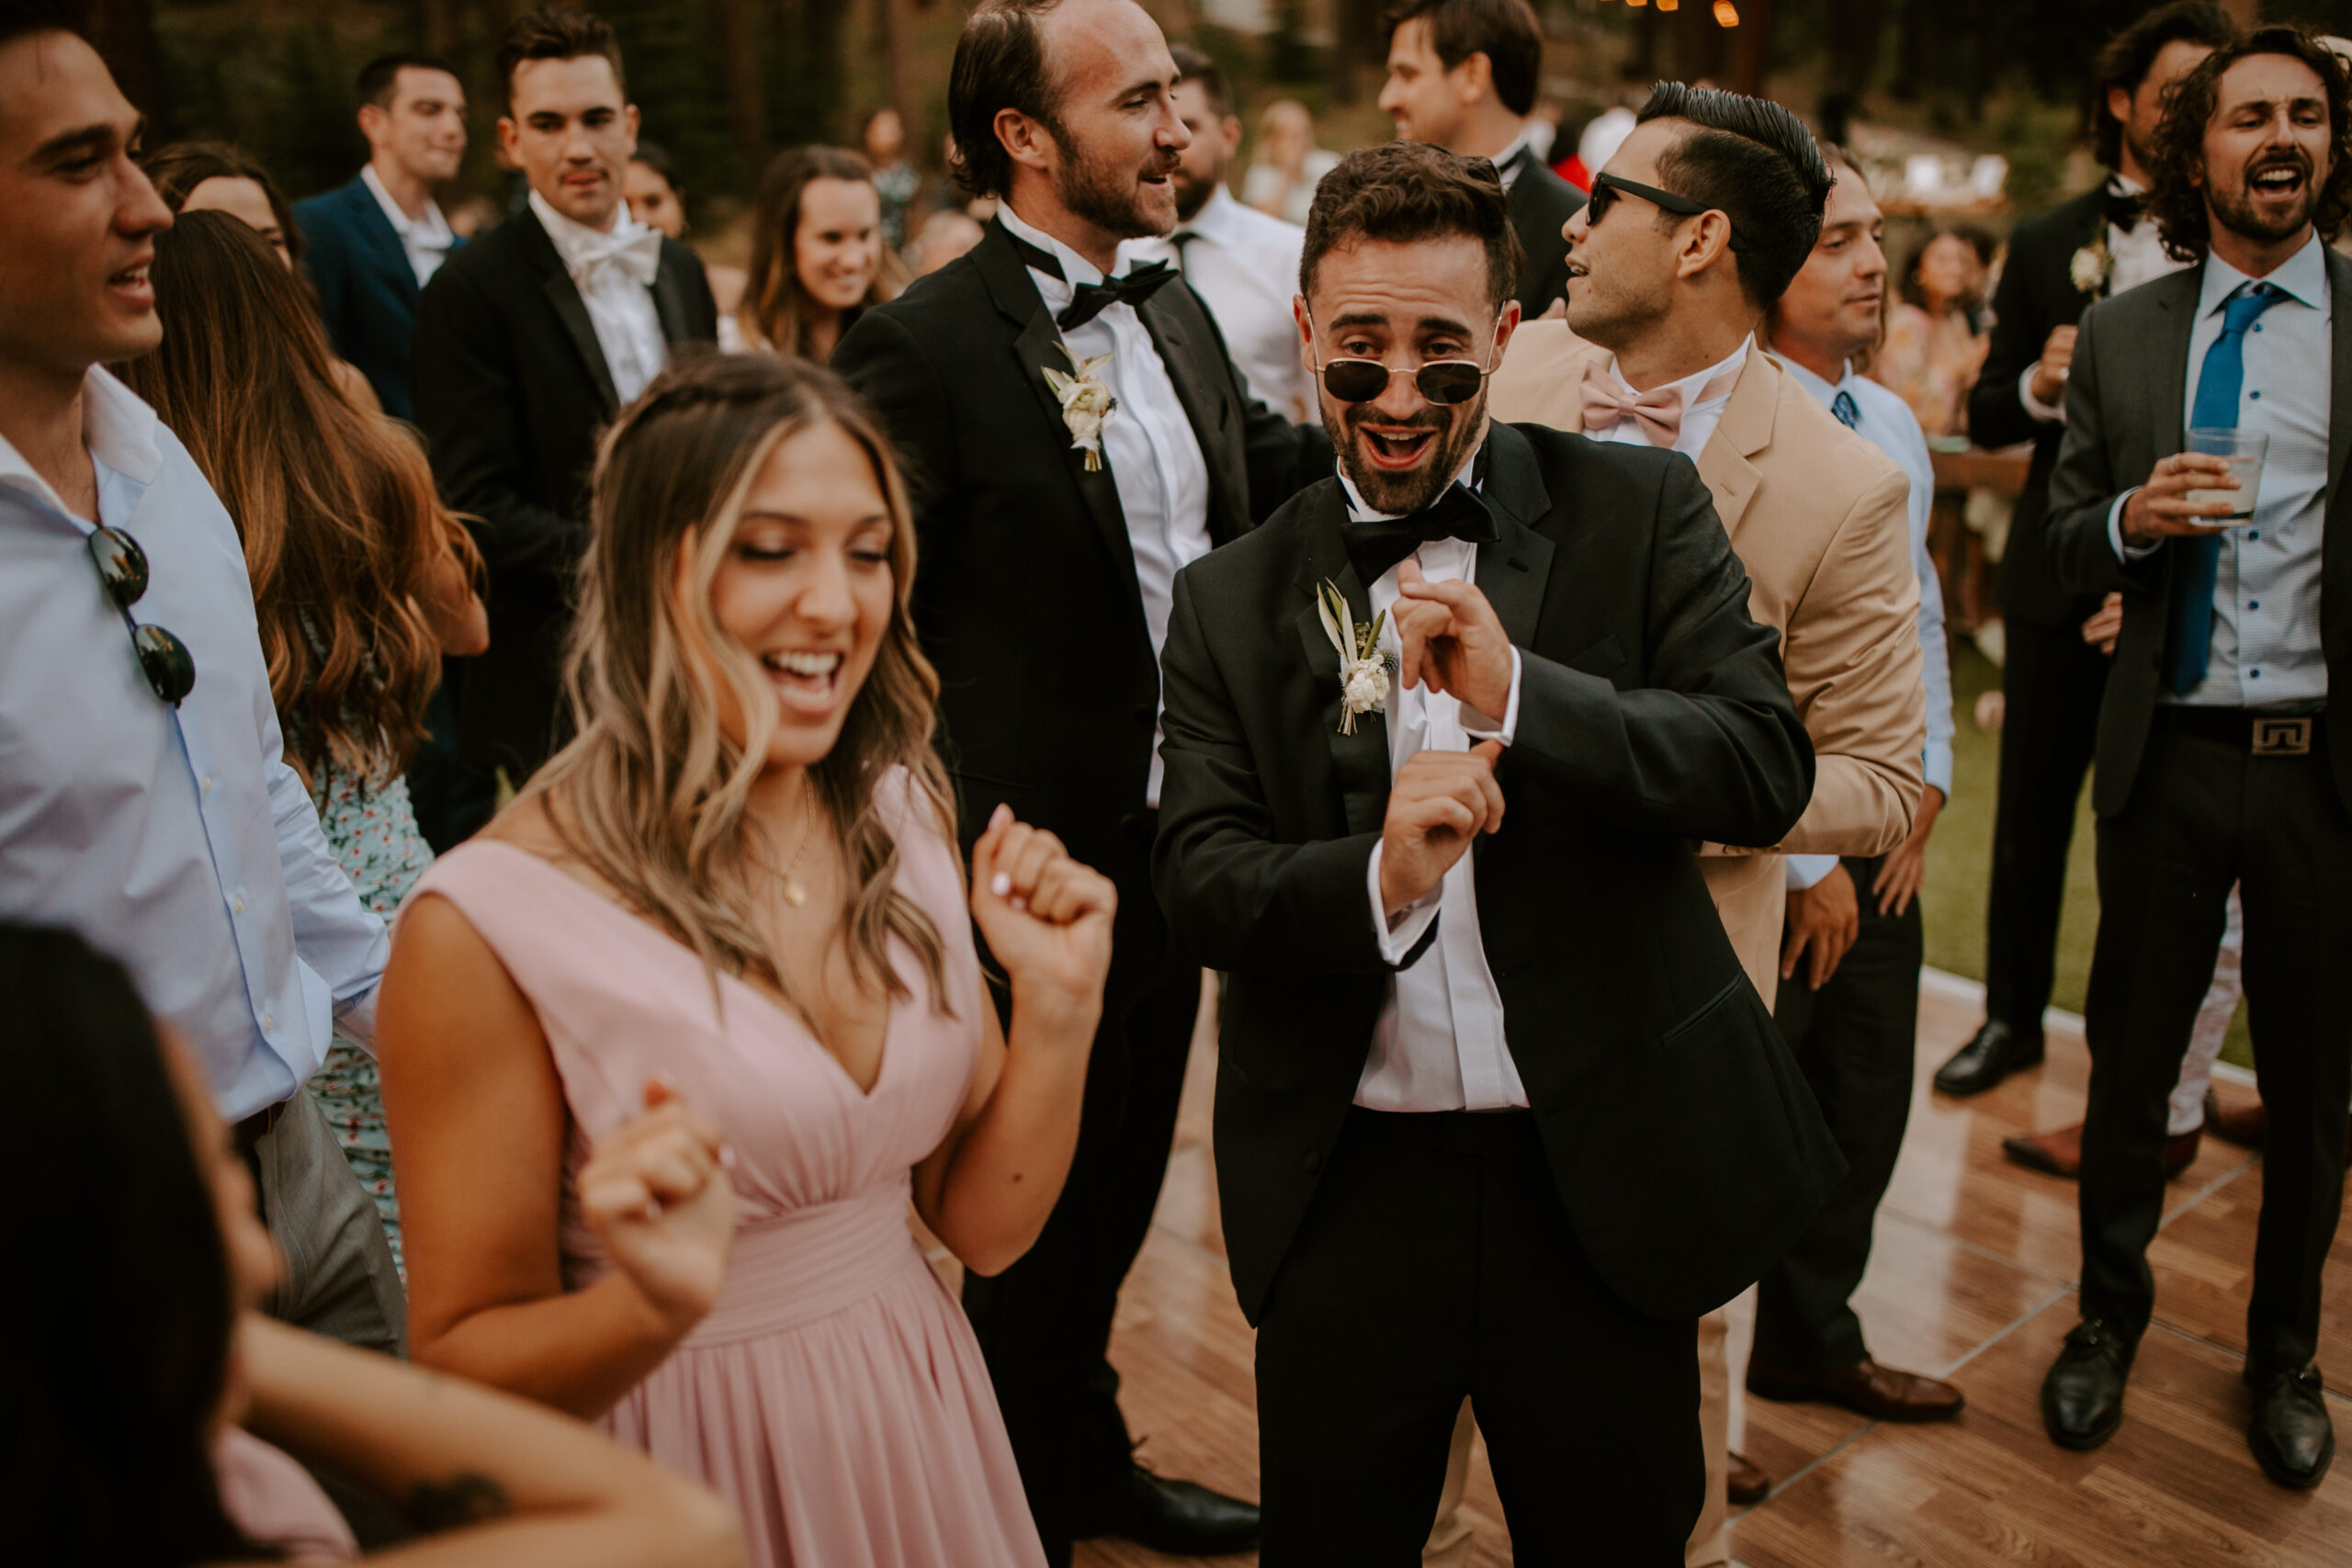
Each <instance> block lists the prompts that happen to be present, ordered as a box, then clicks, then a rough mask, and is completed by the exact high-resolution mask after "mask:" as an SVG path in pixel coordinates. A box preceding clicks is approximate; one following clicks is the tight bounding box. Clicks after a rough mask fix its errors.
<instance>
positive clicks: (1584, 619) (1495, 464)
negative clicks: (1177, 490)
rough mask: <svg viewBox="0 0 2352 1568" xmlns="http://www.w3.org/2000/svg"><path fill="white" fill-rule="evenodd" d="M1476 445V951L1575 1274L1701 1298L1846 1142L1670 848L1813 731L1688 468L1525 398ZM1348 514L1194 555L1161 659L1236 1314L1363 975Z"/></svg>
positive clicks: (1290, 1203)
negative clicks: (1343, 674)
mask: <svg viewBox="0 0 2352 1568" xmlns="http://www.w3.org/2000/svg"><path fill="white" fill-rule="evenodd" d="M1489 439H1490V452H1489V457H1488V469H1487V483H1486V489H1485V494H1486V496H1487V501H1488V502H1489V506H1490V509H1491V510H1492V512H1493V513H1494V515H1495V518H1496V522H1497V524H1498V527H1499V530H1500V534H1501V537H1500V538H1499V540H1498V542H1497V543H1495V544H1491V545H1487V546H1484V547H1481V548H1480V549H1479V552H1478V567H1477V583H1478V587H1479V589H1480V590H1481V591H1482V592H1484V593H1485V594H1486V595H1487V599H1488V601H1489V602H1490V603H1491V604H1493V605H1494V607H1495V613H1496V614H1497V615H1498V616H1499V617H1500V619H1501V621H1502V623H1503V625H1504V626H1505V627H1506V628H1507V629H1508V630H1509V631H1510V637H1511V641H1512V642H1513V643H1514V644H1515V645H1517V646H1518V648H1519V649H1520V652H1521V661H1522V666H1521V668H1522V673H1521V686H1520V709H1519V723H1518V729H1517V732H1516V738H1515V740H1514V742H1513V744H1512V745H1511V746H1510V749H1509V750H1507V751H1506V752H1505V753H1504V754H1503V758H1502V761H1500V762H1499V763H1498V768H1497V775H1496V776H1497V779H1498V783H1499V784H1501V786H1502V791H1503V797H1504V801H1505V803H1506V806H1507V810H1506V813H1505V816H1504V818H1503V827H1502V830H1501V831H1500V832H1499V833H1497V834H1495V835H1494V836H1492V837H1490V838H1487V839H1484V840H1480V842H1479V843H1478V845H1477V847H1476V850H1475V851H1474V852H1473V853H1474V854H1475V855H1476V882H1477V897H1478V919H1479V922H1480V929H1481V931H1482V932H1483V933H1484V936H1485V941H1486V948H1487V963H1488V964H1490V965H1491V966H1492V968H1493V971H1494V976H1495V980H1496V983H1497V984H1498V987H1500V988H1501V992H1502V999H1503V1011H1504V1019H1505V1032H1506V1035H1507V1038H1508V1039H1509V1041H1510V1052H1511V1057H1512V1059H1513V1061H1514V1062H1515V1063H1516V1064H1517V1066H1518V1068H1519V1074H1520V1078H1521V1082H1522V1083H1524V1084H1525V1085H1526V1087H1527V1092H1528V1096H1529V1099H1530V1101H1531V1102H1532V1106H1533V1109H1534V1113H1535V1117H1536V1121H1537V1123H1538V1125H1539V1127H1540V1128H1541V1130H1542V1134H1543V1137H1544V1146H1545V1148H1546V1149H1547V1150H1548V1151H1549V1153H1550V1156H1551V1166H1552V1172H1553V1177H1554V1179H1555V1182H1556V1183H1557V1186H1558V1190H1559V1193H1560V1196H1561V1198H1562V1200H1563V1201H1565V1203H1566V1208H1567V1213H1568V1217H1569V1219H1570V1221H1571V1222H1572V1223H1573V1224H1574V1225H1575V1227H1576V1231H1577V1238H1578V1239H1579V1241H1581V1243H1582V1244H1583V1246H1584V1247H1585V1250H1586V1251H1587V1253H1588V1254H1589V1256H1590V1257H1591V1258H1592V1261H1593V1265H1594V1267H1595V1268H1596V1269H1598V1270H1599V1271H1600V1276H1601V1278H1602V1279H1603V1280H1605V1281H1607V1283H1608V1284H1609V1286H1610V1288H1611V1290H1613V1291H1614V1292H1617V1294H1618V1295H1619V1296H1621V1297H1622V1298H1623V1300H1624V1301H1625V1302H1627V1303H1629V1304H1631V1305H1632V1306H1634V1308H1636V1309H1638V1310H1640V1311H1642V1312H1644V1313H1646V1314H1652V1315H1654V1316H1657V1317H1659V1318H1663V1319H1674V1318H1688V1317H1696V1316H1698V1315H1699V1314H1702V1313H1704V1312H1706V1311H1708V1310H1709V1309H1711V1308H1713V1307H1714V1306H1717V1305H1719V1304H1721V1303H1724V1302H1725V1301H1728V1300H1730V1299H1731V1298H1732V1297H1733V1296H1735V1295H1736V1294H1737V1293H1738V1292H1740V1291H1742V1290H1744V1289H1745V1288H1746V1287H1747V1285H1748V1284H1749V1283H1750V1282H1752V1281H1753V1280H1756V1279H1757V1278H1758V1276H1759V1275H1761V1274H1762V1272H1763V1270H1764V1269H1765V1267H1766V1266H1767V1265H1768V1264H1770V1262H1771V1261H1772V1259H1773V1258H1777V1257H1778V1256H1780V1254H1781V1252H1782V1251H1783V1250H1785V1249H1786V1248H1787V1247H1788V1246H1789V1245H1790V1244H1791V1243H1792V1242H1793V1241H1795V1240H1796V1239H1797V1237H1798V1236H1799V1235H1801V1234H1802V1233H1803V1231H1804V1227H1805V1225H1806V1224H1807V1223H1808V1222H1809V1221H1810V1220H1811V1218H1812V1216H1813V1215H1814V1213H1815V1211H1816V1210H1818V1208H1819V1207H1820V1205H1821V1203H1822V1201H1823V1200H1824V1199H1825V1198H1826V1195H1827V1193H1828V1192H1829V1190H1830V1188H1831V1186H1832V1184H1833V1183H1834V1182H1836V1180H1837V1179H1838V1177H1839V1176H1840V1174H1841V1173H1842V1171H1843V1168H1844V1162H1843V1160H1841V1159H1840V1158H1839V1156H1838V1150H1837V1147H1836V1145H1835V1144H1834V1143H1833V1142H1832V1141H1831V1139H1830V1136H1829V1134H1828V1131H1827V1129H1826V1126H1825V1125H1824V1124H1823V1122H1822V1119H1821V1114H1820V1111H1819V1110H1818V1109H1817V1107H1816V1106H1815V1103H1814V1100H1813V1096H1812V1094H1811V1093H1810V1091H1808V1090H1807V1089H1806V1088H1805V1085H1804V1079H1803V1077H1802V1076H1801V1075H1800V1074H1799V1073H1798V1071H1797V1068H1796V1066H1795V1063H1794V1061H1793V1060H1792V1057H1791V1056H1790V1055H1789V1052H1788V1048H1787V1046H1786V1045H1785V1044H1784V1043H1782V1041H1781V1034H1780V1032H1779V1030H1778V1029H1777V1028H1776V1027H1775V1026H1774V1025H1773V1022H1772V1016H1771V1013H1770V1011H1769V1010H1767V1009H1766V1008H1765V1006H1764V1003H1763V1001H1762V1000H1761V999H1760V998H1758V996H1757V994H1756V991H1755V988H1754V987H1752V986H1750V985H1749V983H1748V981H1747V976H1746V974H1745V973H1744V972H1743V971H1742V969H1741V968H1740V964H1739V960H1738V959H1737V957H1736V955H1735V954H1734V953H1733V951H1732V946H1731V942H1730V939H1729V938H1727V937H1726V936H1725V935H1724V926H1723V921H1722V920H1721V919H1719V918H1718V917H1717V916H1716V914H1715V908H1714V902H1713V899H1712V898H1710V897H1709V896H1708V893H1707V886H1706V883H1705V882H1704V881H1703V880H1702V878H1701V876H1700V874H1699V863H1698V858H1697V855H1696V853H1695V850H1696V845H1697V842H1698V841H1700V840H1716V841H1718V842H1725V843H1735V844H1770V843H1777V842H1778V841H1779V840H1781V836H1782V835H1783V834H1785V833H1786V832H1787V831H1788V829H1789V828H1790V827H1791V826H1792V824H1793V823H1795V821H1796V819H1797V818H1798V817H1799V816H1800V815H1802V814H1803V812H1804V807H1805V802H1806V801H1807V799H1808V798H1810V796H1811V795H1812V792H1813V748H1812V746H1811V744H1810V743H1809V742H1808V741H1807V739H1806V738H1805V730H1804V724H1803V723H1802V722H1800V720H1799V719H1798V717H1797V716H1796V712H1795V709H1794V706H1793V705H1792V702H1791V700H1790V697H1789V692H1788V685H1787V682H1786V681H1785V680H1784V679H1783V677H1782V674H1781V662H1780V655H1779V644H1778V639H1777V637H1776V636H1775V634H1774V633H1773V632H1772V630H1771V628H1770V627H1769V626H1758V625H1757V624H1756V623H1755V622H1754V621H1753V620H1751V619H1750V618H1749V617H1748V614H1747V589H1748V582H1747V572H1746V570H1743V569H1742V567H1741V566H1740V563H1739V558H1738V557H1736V556H1735V555H1734V554H1733V553H1732V550H1731V546H1730V543H1729V541H1728V540H1727V539H1726V538H1725V536H1724V529H1723V525H1722V523H1721V522H1720V521H1719V520H1718V519H1717V518H1716V515H1715V510H1714V507H1713V503H1712V502H1710V501H1709V499H1708V495H1707V491H1706V487H1705V486H1704V485H1702V483H1701V482H1700V479H1699V476H1698V472H1697V470H1695V469H1694V468H1691V465H1690V463H1689V462H1688V461H1685V460H1683V459H1680V458H1679V457H1676V456H1675V455H1674V454H1672V453H1670V452H1663V451H1657V450H1655V449H1652V448H1650V447H1647V446H1643V447H1632V446H1606V445H1601V444H1600V443H1596V442H1592V441H1588V440H1587V439H1585V438H1584V437H1582V436H1579V435H1570V434H1564V433H1562V432H1558V431H1555V430H1551V429H1547V428H1545V427H1544V426H1541V425H1534V424H1521V425H1497V426H1495V427H1494V431H1493V434H1492V435H1491V437H1490V438H1489ZM1344 515H1345V513H1344V502H1342V500H1341V497H1340V486H1339V482H1338V480H1336V479H1325V480H1324V481H1323V482H1322V483H1320V484H1317V485H1316V486H1314V487H1313V488H1311V489H1309V490H1307V491H1305V492H1303V493H1302V494H1301V495H1300V496H1299V497H1298V498H1297V499H1296V500H1295V501H1294V502H1291V504H1290V505H1288V506H1286V507H1284V508H1283V510H1282V511H1281V512H1279V513H1276V514H1275V515H1274V516H1273V517H1272V519H1271V520H1269V521H1268V523H1267V524H1266V525H1265V526H1264V527H1262V528H1261V529H1259V530H1258V531H1257V532H1256V533H1254V534H1252V535H1250V536H1249V537H1248V538H1246V539H1243V540H1242V541H1240V542H1239V543H1238V544H1235V545H1232V546H1228V547H1226V548H1224V549H1221V550H1218V551H1216V552H1215V553H1213V554H1211V555H1209V556H1208V557H1206V558H1204V559H1202V560H1199V561H1196V562H1194V563H1193V565H1192V566H1190V567H1188V568H1186V569H1185V570H1184V571H1183V572H1182V574H1180V575H1179V576H1178V578H1177V580H1176V605H1175V613H1174V615H1173V618H1172V619H1171V621H1170V626H1169V634H1168V646H1167V649H1166V653H1165V655H1164V659H1163V664H1164V668H1165V672H1166V680H1167V686H1168V715H1167V721H1166V723H1167V732H1168V739H1167V744H1166V747H1165V750H1164V755H1165V757H1166V759H1167V764H1168V775H1167V781H1166V784H1165V785H1164V786H1163V790H1162V795H1161V801H1162V805H1161V810H1160V829H1159V844H1158V847H1157V850H1156V852H1155V853H1154V856H1153V872H1154V880H1155V882H1156V884H1157V885H1158V886H1159V896H1160V902H1161V904H1162V905H1163V906H1164V907H1165V908H1166V909H1167V911H1168V915H1169V920H1170V925H1171V926H1172V927H1173V929H1174V931H1175V933H1176V937H1177V940H1178V942H1179V943H1180V944H1181V945H1182V946H1183V947H1184V948H1185V949H1186V950H1187V951H1188V952H1189V953H1192V954H1193V956H1195V957H1197V958H1198V959H1199V961H1200V962H1201V963H1203V964H1207V965H1209V966H1211V967H1213V968H1216V969H1220V970H1224V971H1226V972H1227V975H1228V976H1229V978H1228V980H1227V992H1226V1000H1225V1016H1224V1025H1223V1049H1222V1052H1221V1054H1220V1055H1219V1058H1218V1063H1217V1087H1216V1162H1217V1181H1218V1188H1219V1191H1220V1194H1221V1201H1222V1203H1223V1209H1224V1218H1225V1235H1226V1246H1227V1253H1228V1255H1229V1257H1230V1258H1231V1260H1232V1267H1233V1281H1234V1286H1235V1288H1236V1290H1237V1291H1238V1292H1239V1294H1240V1298H1241V1306H1242V1310H1243V1311H1244V1312H1245V1313H1247V1314H1249V1315H1250V1318H1251V1319H1252V1320H1253V1321H1254V1320H1255V1319H1256V1318H1257V1316H1258V1314H1259V1312H1260V1310H1261V1308H1262V1306H1263V1305H1264V1303H1265V1301H1266V1296H1267V1292H1268V1291H1269V1289H1270V1288H1273V1287H1274V1282H1275V1277H1276V1274H1277V1272H1278V1271H1279V1269H1280V1268H1281V1265H1282V1261H1283V1254H1284V1252H1285V1251H1286V1250H1287V1249H1288V1247H1289V1246H1290V1243H1291V1238H1292V1236H1293V1235H1294V1234H1295V1231H1296V1229H1297V1227H1298V1224H1299V1221H1300V1219H1301V1217H1302V1216H1303V1215H1304V1214H1305V1213H1306V1208H1307V1204H1308V1202H1309V1201H1310V1200H1311V1199H1312V1198H1313V1196H1314V1193H1315V1186H1316V1181H1317V1173H1318V1172H1319V1171H1320V1170H1321V1169H1322V1168H1323V1165H1324V1163H1325V1161H1326V1160H1327V1159H1328V1158H1329V1155H1330V1151H1331V1148H1332V1145H1333V1144H1334V1143H1335V1142H1336V1140H1337V1139H1338V1137H1339V1135H1340V1125H1341V1123H1342V1122H1343V1121H1344V1120H1345V1119H1346V1117H1347V1114H1348V1108H1349V1106H1350V1105H1351V1102H1352V1101H1353V1100H1354V1097H1355V1089H1356V1083H1357V1080H1358V1079H1359V1078H1360V1077H1362V1075H1363V1066H1364V1059H1365V1055H1366V1053H1367V1052H1368V1050H1369V1049H1370V1046H1371V1041H1372V1032H1373V1025H1374V1022H1375V1021H1377V1019H1378V1016H1379V1012H1380V1008H1381V1003H1382V999H1383V997H1384V995H1385V982H1386V979H1387V977H1388V973H1389V971H1388V969H1387V967H1386V965H1385V964H1384V962H1383V960H1382V958H1381V955H1380V950H1379V945H1378V942H1377V940H1376V938H1375V936H1374V930H1373V924H1372V920H1373V916H1372V911H1371V908H1370V898H1369V896H1368V894H1367V892H1366V876H1367V874H1368V870H1369V866H1370V863H1371V857H1372V851H1373V847H1374V845H1375V844H1376V843H1378V842H1379V839H1380V829H1381V823H1382V819H1383V818H1384V816H1385V812H1386V810H1387V800H1388V788H1389V767H1388V736H1387V727H1386V724H1385V721H1384V720H1382V719H1381V718H1380V717H1378V716H1366V717H1364V718H1362V719H1359V720H1358V722H1357V727H1356V732H1355V734H1354V735H1352V736H1343V735H1341V734H1340V686H1339V660H1338V655H1337V653H1336V652H1335V650H1334V649H1332V647H1331V644H1330V642H1329V638H1328V637H1326V635H1325V633H1324V631H1323V627H1322V626H1321V624H1320V622H1319V620H1318V619H1317V613H1316V608H1315V590H1316V586H1317V584H1318V583H1320V582H1323V581H1330V582H1333V583H1335V584H1336V585H1338V587H1339V588H1340V590H1341V591H1342V592H1344V593H1345V594H1346V595H1347V597H1348V600H1349V602H1350V603H1351V604H1352V605H1353V606H1354V615H1355V616H1356V618H1357V619H1359V620H1369V619H1370V618H1371V616H1370V613H1369V608H1368V604H1367V601H1366V598H1365V592H1364V588H1363V584H1362V583H1361V582H1359V581H1357V578H1356V574H1355V570H1354V569H1353V568H1352V567H1351V565H1350V564H1349V562H1348V557H1347V553H1346V549H1345V547H1344V546H1343V545H1342V543H1341V540H1340V528H1341V526H1342V524H1343V519H1344ZM1421 951H1422V952H1425V951H1426V945H1424V948H1423V949H1422V950H1421ZM1418 961H1419V953H1415V954H1414V955H1412V957H1411V958H1409V959H1408V963H1409V962H1418Z"/></svg>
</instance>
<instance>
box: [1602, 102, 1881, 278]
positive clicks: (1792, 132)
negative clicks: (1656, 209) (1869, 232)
mask: <svg viewBox="0 0 2352 1568" xmlns="http://www.w3.org/2000/svg"><path fill="white" fill-rule="evenodd" d="M1654 119H1679V120H1682V121H1684V122H1686V123H1687V124H1688V125H1689V126H1690V127H1691V129H1690V130H1689V131H1688V132H1686V133H1685V134H1684V135H1683V137H1682V139H1681V140H1680V141H1677V142H1675V143H1674V145H1672V146H1671V147H1668V149H1667V150H1666V151H1665V152H1661V153H1659V154H1658V160H1657V183H1658V184H1659V186H1662V187H1664V188H1665V189H1667V190H1670V191H1672V192H1674V193H1675V194H1676V195H1677V196H1681V197H1688V198H1690V199H1691V200H1692V201H1696V202H1702V203H1704V204H1705V205H1706V206H1708V207H1711V208H1714V209H1717V210H1719V211H1721V212H1722V213H1723V214H1724V216H1725V217H1727V218H1729V219H1730V220H1731V227H1732V232H1733V233H1735V234H1736V235H1738V236H1739V242H1740V247H1741V248H1740V249H1739V250H1738V251H1737V252H1736V253H1735V254H1736V258H1737V260H1738V263H1739V287H1740V290H1741V292H1742V293H1744V294H1745V295H1747V302H1748V303H1749V304H1751V305H1753V306H1755V307H1756V308H1757V309H1758V310H1770V309H1771V308H1772V304H1773V302H1774V301H1775V300H1777V299H1780V297H1781V293H1782V292H1783V291H1784V290H1785V289H1787V288H1788V287H1789V280H1790V279H1791V278H1792V277H1794V276H1796V275H1797V272H1798V270H1799V269H1800V268H1802V267H1803V266H1804V259H1805V257H1807V256H1809V255H1811V254H1813V243H1814V242H1815V240H1818V239H1819V238H1821V214H1822V209H1824V208H1826V206H1827V205H1828V203H1829V187H1830V186H1831V185H1832V184H1833V183H1834V182H1833V180H1832V178H1831V175H1830V173H1829V165H1828V164H1827V163H1826V162H1825V161H1824V160H1823V159H1822V156H1821V149H1820V148H1819V147H1818V146H1816V145H1815V142H1814V140H1813V132H1811V131H1810V130H1806V129H1805V128H1804V121H1803V120H1801V119H1799V118H1797V117H1796V116H1795V115H1793V114H1791V113H1790V112H1789V111H1788V110H1787V109H1785V108H1783V107H1781V106H1780V105H1779V104H1776V103H1773V102H1771V101H1770V99H1768V98H1751V97H1749V96H1747V95H1746V94H1745V93H1727V92H1724V91H1723V90H1722V89H1720V88H1715V87H1690V86H1685V85H1683V84H1681V83H1679V82H1660V83H1659V84H1658V85H1657V86H1656V87H1654V88H1652V89H1651V90H1650V101H1649V102H1648V103H1645V104H1644V105H1643V106H1642V109H1641V113H1640V114H1639V115H1638V116H1636V117H1635V121H1636V123H1638V124H1644V125H1646V124H1647V123H1649V122H1650V121H1651V120H1654ZM1657 216H1658V223H1659V226H1660V227H1662V228H1668V229H1671V228H1673V227H1674V226H1675V225H1677V224H1679V223H1680V222H1681V221H1682V220H1681V219H1679V218H1677V217H1676V216H1675V215H1674V214H1673V213H1671V212H1665V211H1661V212H1660V213H1659V214H1658V215H1657Z"/></svg>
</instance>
